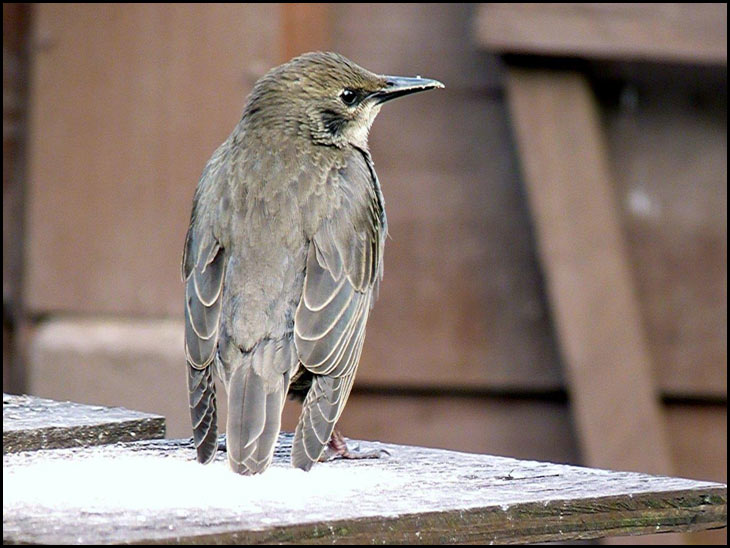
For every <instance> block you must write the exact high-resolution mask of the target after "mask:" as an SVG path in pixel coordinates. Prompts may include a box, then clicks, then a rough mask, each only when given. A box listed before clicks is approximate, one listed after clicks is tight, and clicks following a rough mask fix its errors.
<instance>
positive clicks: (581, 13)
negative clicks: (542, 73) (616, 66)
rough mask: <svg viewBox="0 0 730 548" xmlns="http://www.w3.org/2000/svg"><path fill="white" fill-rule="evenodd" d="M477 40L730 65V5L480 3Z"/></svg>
mask: <svg viewBox="0 0 730 548" xmlns="http://www.w3.org/2000/svg"><path fill="white" fill-rule="evenodd" d="M476 38H477V40H478V41H479V42H480V43H481V44H482V45H483V46H486V47H489V48H490V49H492V50H497V51H502V52H509V53H529V54H539V55H558V56H567V57H594V58H599V59H606V58H613V59H616V58H617V59H622V60H636V59H642V60H652V61H675V62H676V61H679V62H691V63H713V64H726V63H727V4H702V3H672V4H670V3H653V4H652V3H623V4H618V3H608V4H606V3H604V4H597V3H594V4H586V3H580V4H579V3H560V4H558V3H541V4H537V3H512V4H501V3H495V4H481V5H480V7H479V10H478V16H477V25H476Z"/></svg>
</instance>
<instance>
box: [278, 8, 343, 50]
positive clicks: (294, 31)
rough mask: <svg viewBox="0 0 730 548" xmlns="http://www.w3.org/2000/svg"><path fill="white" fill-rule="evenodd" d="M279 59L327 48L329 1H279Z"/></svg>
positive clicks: (328, 46) (330, 38)
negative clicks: (317, 2)
mask: <svg viewBox="0 0 730 548" xmlns="http://www.w3.org/2000/svg"><path fill="white" fill-rule="evenodd" d="M279 9H280V10H281V42H282V46H281V50H282V55H281V60H280V62H282V63H285V62H286V61H288V60H289V59H291V58H292V57H295V56H297V55H301V54H302V53H306V52H308V51H328V50H330V49H331V48H332V46H331V43H332V28H331V23H330V19H331V15H330V5H329V4H316V3H312V4H296V3H282V4H281V5H280V8H279Z"/></svg>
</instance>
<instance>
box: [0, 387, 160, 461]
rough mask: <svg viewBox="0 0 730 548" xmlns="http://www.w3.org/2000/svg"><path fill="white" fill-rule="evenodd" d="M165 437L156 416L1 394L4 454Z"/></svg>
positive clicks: (120, 409) (125, 410)
mask: <svg viewBox="0 0 730 548" xmlns="http://www.w3.org/2000/svg"><path fill="white" fill-rule="evenodd" d="M164 436H165V418H164V417H160V416H159V415H150V414H147V413H140V412H138V411H130V410H128V409H122V408H110V407H99V406H92V405H83V404H79V403H72V402H67V401H66V402H58V401H52V400H46V399H42V398H36V397H33V396H13V395H9V394H3V454H6V453H17V452H18V451H35V450H39V449H59V448H66V447H87V446H90V445H102V444H107V443H117V442H120V441H136V440H145V439H155V438H163V437H164Z"/></svg>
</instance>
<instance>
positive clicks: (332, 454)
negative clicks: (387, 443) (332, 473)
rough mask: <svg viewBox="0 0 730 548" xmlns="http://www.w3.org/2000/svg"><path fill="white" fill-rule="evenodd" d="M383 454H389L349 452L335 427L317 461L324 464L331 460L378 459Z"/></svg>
mask: <svg viewBox="0 0 730 548" xmlns="http://www.w3.org/2000/svg"><path fill="white" fill-rule="evenodd" d="M383 454H386V455H389V454H390V453H388V452H387V451H386V450H385V449H375V450H373V451H359V450H357V449H353V450H350V449H349V448H348V447H347V442H346V441H345V437H344V436H343V435H342V432H340V431H339V430H338V429H337V427H335V429H334V430H333V431H332V436H330V441H329V442H328V443H327V447H326V448H325V450H324V453H322V456H321V457H320V459H319V460H320V461H321V462H325V461H328V460H333V459H379V458H380V457H382V456H383Z"/></svg>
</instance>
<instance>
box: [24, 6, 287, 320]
mask: <svg viewBox="0 0 730 548" xmlns="http://www.w3.org/2000/svg"><path fill="white" fill-rule="evenodd" d="M34 23H35V24H34V38H33V44H34V52H33V53H34V54H33V73H32V81H33V86H32V97H31V103H32V104H33V109H32V111H31V118H30V134H31V135H32V136H33V138H32V142H31V146H30V151H29V152H30V154H29V165H30V168H29V169H30V173H29V184H28V194H27V197H28V222H27V230H28V234H27V236H28V250H27V257H26V275H27V280H26V282H27V283H26V284H25V287H24V294H25V297H26V299H27V304H28V307H29V309H30V312H32V313H46V312H58V311H62V312H71V313H113V314H130V315H147V316H149V315H175V316H178V317H179V315H180V314H182V304H183V299H182V297H181V295H182V293H181V291H182V286H181V285H179V284H178V281H179V280H180V257H181V255H182V247H183V242H184V238H185V230H186V228H187V223H188V221H189V216H190V208H191V204H192V197H193V192H194V190H195V185H196V183H197V180H198V178H199V177H200V174H201V173H202V171H203V167H204V166H205V163H206V162H207V160H208V158H209V157H210V155H211V154H212V152H213V151H214V150H215V148H216V147H217V146H218V145H219V144H220V143H221V142H223V140H225V139H226V137H227V136H228V134H229V133H230V131H231V130H232V129H233V127H234V126H235V124H236V122H237V121H238V120H239V118H240V116H241V112H242V111H243V105H244V102H245V99H246V95H247V93H248V92H249V90H250V89H251V87H252V86H253V83H254V82H255V81H256V80H257V79H258V77H260V76H261V75H263V73H264V72H265V71H266V70H268V69H269V68H270V67H272V66H274V65H275V64H276V61H277V60H278V55H279V53H278V34H277V30H278V27H277V23H278V15H277V7H276V6H269V5H264V4H258V5H257V4H246V5H243V4H239V5H236V6H226V5H223V4H213V5H209V6H208V5H206V6H202V5H198V6H196V5H190V4H188V5H169V4H168V5H164V4H144V5H142V4H138V5H114V4H104V5H101V4H99V5H91V4H86V5H84V4H76V5H57V4H56V5H54V4H44V5H39V6H36V7H35V21H34Z"/></svg>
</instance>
